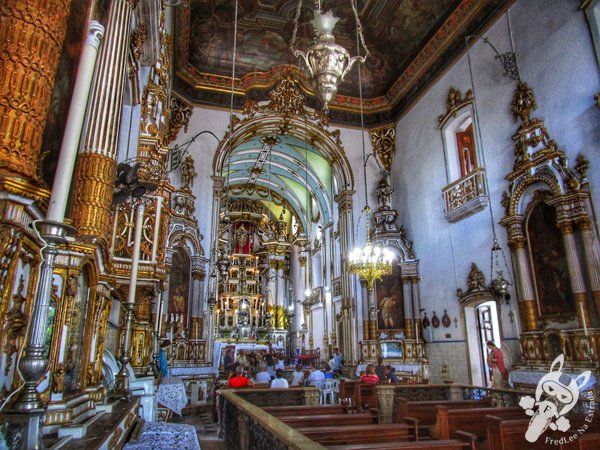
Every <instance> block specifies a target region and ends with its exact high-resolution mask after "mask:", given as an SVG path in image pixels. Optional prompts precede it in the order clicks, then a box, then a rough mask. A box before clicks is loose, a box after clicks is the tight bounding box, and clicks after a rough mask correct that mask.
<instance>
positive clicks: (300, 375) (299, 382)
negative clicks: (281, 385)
mask: <svg viewBox="0 0 600 450" xmlns="http://www.w3.org/2000/svg"><path fill="white" fill-rule="evenodd" d="M303 385H304V371H303V370H302V366H301V365H300V364H296V370H294V371H293V372H292V383H291V386H303Z"/></svg>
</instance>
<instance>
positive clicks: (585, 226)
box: [575, 217, 592, 231]
mask: <svg viewBox="0 0 600 450" xmlns="http://www.w3.org/2000/svg"><path fill="white" fill-rule="evenodd" d="M575 224H576V225H577V226H578V227H579V229H580V230H582V231H590V230H591V229H592V221H591V219H590V218H589V217H580V218H579V219H576V220H575Z"/></svg>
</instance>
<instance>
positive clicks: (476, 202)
mask: <svg viewBox="0 0 600 450" xmlns="http://www.w3.org/2000/svg"><path fill="white" fill-rule="evenodd" d="M442 193H443V196H444V217H445V218H446V220H447V221H448V222H456V221H457V220H460V219H462V218H463V217H466V216H470V215H471V214H474V213H476V212H477V211H480V210H482V209H483V208H485V207H486V206H487V205H488V203H489V199H488V194H487V190H486V183H485V171H484V170H483V169H481V168H477V169H475V170H474V171H473V172H471V173H469V174H467V175H465V176H464V177H462V178H460V179H458V180H456V181H455V182H454V183H451V184H449V185H448V186H446V187H445V188H443V189H442Z"/></svg>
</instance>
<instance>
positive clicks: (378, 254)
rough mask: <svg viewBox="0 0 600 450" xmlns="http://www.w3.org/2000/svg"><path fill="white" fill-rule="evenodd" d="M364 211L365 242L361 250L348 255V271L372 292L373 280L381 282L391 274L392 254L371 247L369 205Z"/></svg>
mask: <svg viewBox="0 0 600 450" xmlns="http://www.w3.org/2000/svg"><path fill="white" fill-rule="evenodd" d="M364 211H365V213H366V219H367V220H366V222H367V224H366V228H367V240H366V242H365V246H364V247H363V248H362V249H360V248H355V249H354V250H352V252H351V253H350V265H349V267H348V270H350V272H351V273H354V274H356V275H358V276H360V277H361V278H362V279H363V280H365V282H366V283H367V288H368V289H369V290H372V289H373V284H374V283H375V280H381V278H382V277H383V276H384V275H390V274H391V273H392V259H393V254H392V252H391V251H390V250H389V249H387V248H383V249H382V248H381V247H379V246H378V245H373V244H372V243H371V233H370V232H369V215H370V213H371V208H370V207H369V205H367V206H365V209H364Z"/></svg>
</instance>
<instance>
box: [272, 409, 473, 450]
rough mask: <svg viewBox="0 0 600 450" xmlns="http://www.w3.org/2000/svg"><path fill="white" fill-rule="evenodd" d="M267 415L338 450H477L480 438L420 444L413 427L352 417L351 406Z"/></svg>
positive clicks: (364, 415) (372, 415) (369, 414)
mask: <svg viewBox="0 0 600 450" xmlns="http://www.w3.org/2000/svg"><path fill="white" fill-rule="evenodd" d="M264 409H265V412H267V413H269V414H271V415H272V416H274V417H276V418H277V419H279V420H280V421H281V422H283V423H285V424H286V425H288V426H290V427H293V428H294V429H295V430H296V431H298V432H299V433H302V434H303V435H305V436H306V437H308V438H309V439H311V440H313V441H315V442H317V443H319V444H321V445H324V446H327V447H328V448H335V449H362V448H365V449H368V448H379V449H392V448H394V449H400V450H417V449H428V448H444V449H450V450H455V449H456V450H458V449H461V450H475V440H476V437H475V436H473V435H469V434H468V433H458V434H457V435H456V436H455V437H453V438H451V439H444V440H439V441H435V442H434V443H433V445H432V441H419V436H418V430H417V428H416V427H415V426H414V424H413V423H411V422H410V421H409V422H396V423H390V424H380V423H378V411H377V410H376V409H369V410H366V412H359V413H352V412H351V411H352V409H350V408H349V407H348V406H347V405H322V406H275V407H266V408H264Z"/></svg>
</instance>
